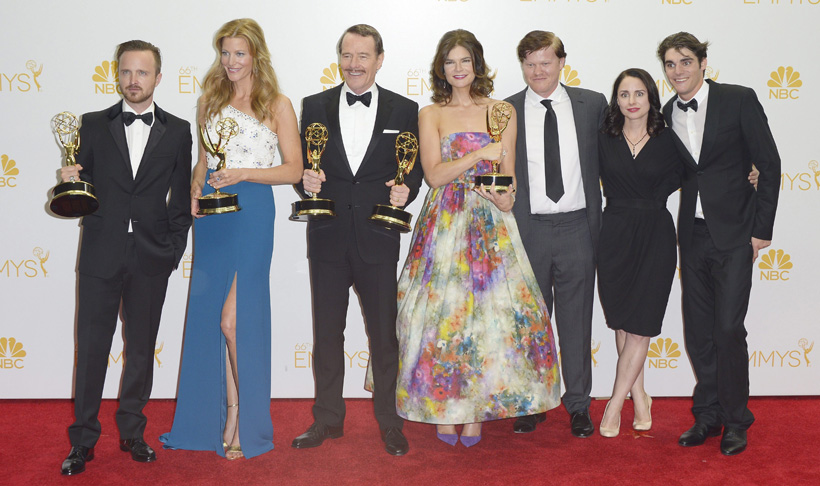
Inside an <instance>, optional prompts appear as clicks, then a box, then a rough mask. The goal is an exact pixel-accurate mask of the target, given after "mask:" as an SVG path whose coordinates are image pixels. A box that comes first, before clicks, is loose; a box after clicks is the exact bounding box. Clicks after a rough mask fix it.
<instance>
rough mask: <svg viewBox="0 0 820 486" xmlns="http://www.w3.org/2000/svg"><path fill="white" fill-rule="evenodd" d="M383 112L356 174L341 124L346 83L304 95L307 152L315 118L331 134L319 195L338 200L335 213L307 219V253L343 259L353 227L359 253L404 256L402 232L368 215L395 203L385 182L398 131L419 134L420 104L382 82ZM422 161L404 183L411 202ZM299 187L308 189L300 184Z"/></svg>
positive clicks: (393, 166) (392, 258) (388, 258)
mask: <svg viewBox="0 0 820 486" xmlns="http://www.w3.org/2000/svg"><path fill="white" fill-rule="evenodd" d="M377 89H378V90H379V103H378V112H377V113H376V124H375V126H374V127H373V136H372V138H371V139H370V145H368V147H367V151H366V152H365V156H364V159H363V160H362V164H361V166H359V170H358V171H357V173H356V174H353V172H352V171H351V169H350V164H349V163H348V160H347V154H346V153H345V147H344V142H343V141H342V134H341V129H340V125H339V97H340V95H341V91H342V85H339V86H337V87H335V88H333V89H329V90H326V91H323V92H321V93H318V94H315V95H312V96H309V97H307V98H305V99H304V100H302V118H301V122H300V123H301V125H300V126H301V132H302V133H301V135H302V152H303V153H304V154H305V155H306V157H305V168H306V169H307V168H310V164H309V163H308V162H307V154H308V151H307V146H306V142H305V129H306V128H307V127H308V125H310V124H311V123H321V124H323V125H325V126H326V127H327V130H328V134H329V139H328V142H327V147H326V149H325V152H324V154H323V155H322V160H321V168H322V170H324V172H325V176H326V178H327V180H326V181H325V182H323V183H322V191H321V192H320V193H319V197H321V198H325V199H332V200H333V201H335V203H336V218H334V219H330V220H326V221H311V222H309V223H308V256H309V257H310V258H311V259H316V260H321V261H329V262H330V261H341V260H344V258H345V252H346V251H347V242H348V241H350V237H351V236H352V235H351V234H350V233H351V232H353V233H354V235H355V238H356V244H357V246H358V251H359V254H360V256H361V258H362V260H364V261H365V262H366V263H371V264H375V263H390V262H397V261H398V260H399V249H400V240H399V236H400V234H399V233H398V232H395V231H391V230H388V229H385V228H382V227H380V226H378V225H375V224H373V223H370V222H368V221H367V218H368V217H369V216H370V215H371V214H372V213H373V207H374V206H375V205H376V204H389V203H390V188H389V187H387V186H385V185H384V184H385V182H387V181H389V180H391V179H395V177H396V172H397V171H398V163H397V162H396V137H397V136H398V135H399V133H401V132H411V133H413V134H414V135H415V136H416V137H418V135H419V128H418V125H419V123H418V118H419V116H418V111H419V106H418V104H417V103H416V102H415V101H411V100H409V99H407V98H405V97H403V96H400V95H398V94H396V93H393V92H392V91H388V90H386V89H384V88H381V87H379V86H377ZM421 179H422V169H421V162H420V160H419V159H418V158H417V159H416V164H415V165H414V166H413V170H412V171H411V172H410V174H408V175H407V176H406V177H405V179H404V183H405V184H406V185H407V186H408V187H409V188H410V197H409V199H408V200H407V204H408V205H409V204H410V203H411V202H412V201H413V200H414V199H415V198H416V196H417V195H418V192H419V186H420V185H421ZM297 189H299V190H300V192H302V193H303V195H304V191H303V190H302V189H301V185H300V186H297Z"/></svg>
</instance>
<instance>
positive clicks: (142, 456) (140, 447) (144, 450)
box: [120, 438, 157, 462]
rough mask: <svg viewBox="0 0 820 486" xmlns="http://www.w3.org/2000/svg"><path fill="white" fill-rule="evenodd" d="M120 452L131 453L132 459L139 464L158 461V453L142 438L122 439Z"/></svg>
mask: <svg viewBox="0 0 820 486" xmlns="http://www.w3.org/2000/svg"><path fill="white" fill-rule="evenodd" d="M120 450H122V451H125V452H130V453H131V459H133V460H135V461H137V462H154V461H156V460H157V453H156V452H154V449H151V446H149V445H148V444H146V443H145V441H144V440H142V438H139V439H120Z"/></svg>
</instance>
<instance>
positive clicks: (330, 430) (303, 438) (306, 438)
mask: <svg viewBox="0 0 820 486" xmlns="http://www.w3.org/2000/svg"><path fill="white" fill-rule="evenodd" d="M343 435H345V434H344V428H343V427H331V426H329V425H325V424H323V423H321V422H313V425H311V426H310V428H308V429H307V432H305V433H304V434H302V435H300V436H299V437H297V438H295V439H293V443H292V444H291V447H293V448H296V449H307V448H310V447H319V446H320V445H322V442H324V441H325V439H338V438H339V437H341V436H343Z"/></svg>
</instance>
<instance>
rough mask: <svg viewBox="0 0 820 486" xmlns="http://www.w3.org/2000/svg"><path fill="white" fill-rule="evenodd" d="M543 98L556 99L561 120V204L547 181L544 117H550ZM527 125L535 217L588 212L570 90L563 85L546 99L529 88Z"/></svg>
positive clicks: (559, 120)
mask: <svg viewBox="0 0 820 486" xmlns="http://www.w3.org/2000/svg"><path fill="white" fill-rule="evenodd" d="M543 99H550V100H552V108H553V109H554V110H555V116H556V118H557V119H558V140H559V141H560V142H559V150H560V153H561V177H562V178H563V181H564V195H563V196H561V199H559V200H558V202H557V203H556V202H554V201H552V200H551V199H550V198H549V197H547V181H546V178H545V176H544V117H545V116H546V114H547V108H546V107H545V106H544V105H542V104H541V100H543ZM524 124H525V131H526V139H527V140H526V142H527V161H526V163H527V170H528V172H529V181H528V182H529V184H530V211H531V212H532V213H533V214H555V213H567V212H570V211H576V210H578V209H584V208H585V207H586V205H587V204H586V198H585V196H584V182H583V179H582V178H581V157H580V155H579V153H578V137H577V134H576V132H575V116H574V115H573V113H572V100H570V99H569V95H568V94H567V90H566V89H564V87H563V86H562V85H560V84H559V85H558V87H557V88H555V91H553V92H552V94H551V95H550V96H549V98H542V97H541V96H539V95H538V94H536V93H535V92H534V91H533V90H532V89H530V88H527V94H526V97H525V100H524ZM521 162H524V161H521Z"/></svg>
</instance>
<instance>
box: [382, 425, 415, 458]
mask: <svg viewBox="0 0 820 486" xmlns="http://www.w3.org/2000/svg"><path fill="white" fill-rule="evenodd" d="M382 440H383V441H384V450H386V451H387V453H388V454H390V455H393V456H403V455H405V454H407V451H409V450H410V444H408V443H407V438H405V437H404V434H402V433H401V429H399V428H398V427H388V428H386V429H384V430H382Z"/></svg>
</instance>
